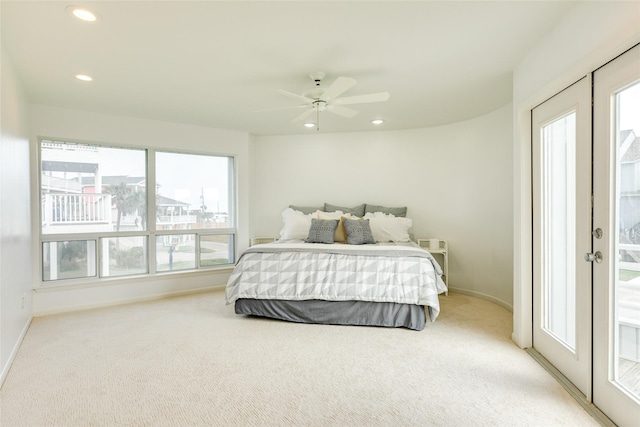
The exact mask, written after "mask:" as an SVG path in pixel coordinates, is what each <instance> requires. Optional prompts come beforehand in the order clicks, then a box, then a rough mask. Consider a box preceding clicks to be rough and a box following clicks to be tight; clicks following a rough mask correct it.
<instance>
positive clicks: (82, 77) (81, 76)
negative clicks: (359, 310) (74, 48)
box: [76, 74, 93, 82]
mask: <svg viewBox="0 0 640 427" xmlns="http://www.w3.org/2000/svg"><path fill="white" fill-rule="evenodd" d="M76 79H78V80H82V81H83V82H90V81H93V77H91V76H87V75H86V74H76Z"/></svg>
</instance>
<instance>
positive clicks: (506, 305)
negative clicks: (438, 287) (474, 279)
mask: <svg viewBox="0 0 640 427" xmlns="http://www.w3.org/2000/svg"><path fill="white" fill-rule="evenodd" d="M449 292H455V293H457V294H462V295H469V296H472V297H476V298H480V299H484V300H487V301H491V302H492V303H494V304H498V305H499V306H500V307H503V308H506V309H507V310H509V311H510V312H512V313H513V304H509V303H507V302H505V301H502V300H501V299H498V298H496V297H492V296H491V295H487V294H483V293H482V292H476V291H469V290H467V289H460V288H449Z"/></svg>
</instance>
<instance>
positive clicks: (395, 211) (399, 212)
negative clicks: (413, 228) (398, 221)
mask: <svg viewBox="0 0 640 427" xmlns="http://www.w3.org/2000/svg"><path fill="white" fill-rule="evenodd" d="M369 212H371V213H375V212H382V213H385V214H387V215H388V214H391V215H393V216H398V217H402V218H404V217H406V216H407V207H406V206H405V207H402V208H388V207H386V206H378V205H370V204H368V203H367V204H366V205H365V207H364V213H369Z"/></svg>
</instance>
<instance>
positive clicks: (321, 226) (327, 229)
mask: <svg viewBox="0 0 640 427" xmlns="http://www.w3.org/2000/svg"><path fill="white" fill-rule="evenodd" d="M339 221H340V220H337V219H315V218H312V219H311V228H310V229H309V236H308V237H307V240H305V242H307V243H333V235H334V234H335V232H336V227H338V222H339Z"/></svg>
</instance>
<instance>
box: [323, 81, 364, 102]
mask: <svg viewBox="0 0 640 427" xmlns="http://www.w3.org/2000/svg"><path fill="white" fill-rule="evenodd" d="M356 83H357V82H356V81H355V80H354V79H352V78H351V77H338V78H337V79H336V81H335V82H333V84H332V85H331V86H329V88H328V89H327V90H325V91H324V93H323V94H322V99H323V100H325V101H329V100H331V99H333V98H337V97H338V96H340V95H341V94H342V93H344V92H345V91H347V90H348V89H349V88H351V87H353V85H355V84H356Z"/></svg>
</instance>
